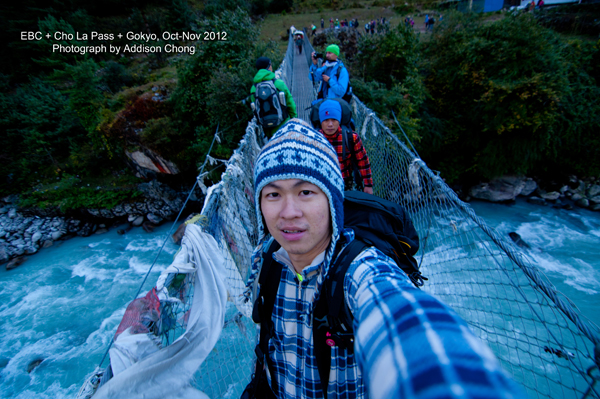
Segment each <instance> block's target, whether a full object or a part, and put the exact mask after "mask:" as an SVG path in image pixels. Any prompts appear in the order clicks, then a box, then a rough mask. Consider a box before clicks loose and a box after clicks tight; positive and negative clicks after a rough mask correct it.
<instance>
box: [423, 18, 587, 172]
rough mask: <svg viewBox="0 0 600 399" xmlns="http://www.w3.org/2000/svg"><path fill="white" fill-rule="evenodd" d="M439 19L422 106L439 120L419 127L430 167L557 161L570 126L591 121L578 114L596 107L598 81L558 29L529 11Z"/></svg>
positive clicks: (510, 167) (502, 168)
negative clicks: (494, 17)
mask: <svg viewBox="0 0 600 399" xmlns="http://www.w3.org/2000/svg"><path fill="white" fill-rule="evenodd" d="M444 21H445V23H444V24H443V25H442V26H440V27H439V28H438V30H437V32H436V33H435V35H434V37H433V40H431V41H430V42H429V44H428V46H427V54H428V57H429V60H430V61H429V64H428V65H427V72H428V75H427V77H426V85H427V88H428V91H429V94H430V96H431V97H430V100H429V101H428V102H427V109H428V110H430V112H431V113H432V114H433V115H435V117H436V118H438V119H437V120H438V121H440V122H441V123H438V124H432V125H430V126H428V129H425V130H424V131H423V134H424V135H425V140H424V142H426V143H428V146H426V147H423V148H422V150H423V151H422V155H423V153H424V154H425V155H426V156H427V158H429V161H430V162H431V164H432V167H434V168H439V169H444V165H453V168H452V169H453V170H454V172H453V178H458V177H463V178H466V177H470V178H473V179H478V178H488V179H489V178H493V177H495V176H498V175H500V174H505V173H515V172H516V173H527V172H530V171H532V170H534V169H535V168H538V167H543V165H544V164H546V163H547V162H548V161H551V162H555V163H556V162H558V163H560V153H561V152H562V150H563V147H564V145H562V144H561V143H565V142H570V143H573V141H572V140H571V139H572V138H573V136H572V134H573V132H575V131H581V130H582V128H584V129H587V130H590V129H592V130H594V129H596V128H595V126H597V121H596V122H594V121H593V120H591V118H588V119H587V121H583V120H582V119H581V118H580V119H577V118H576V117H575V115H576V114H580V115H582V116H583V114H581V111H578V110H580V109H581V107H586V106H588V107H589V106H591V109H588V111H589V112H590V114H592V115H593V114H594V113H596V114H597V110H598V101H596V100H593V99H592V97H593V94H592V93H594V92H597V87H596V88H595V89H594V88H593V87H592V86H590V84H592V80H590V79H588V78H587V77H585V78H582V74H583V73H582V72H580V69H579V67H578V65H577V63H574V62H573V60H571V59H570V57H569V46H568V45H566V43H565V42H564V41H562V40H561V39H560V38H559V37H558V36H557V34H555V33H554V32H552V31H551V30H548V29H545V28H543V27H541V26H539V25H538V24H537V23H536V22H535V20H534V19H533V18H532V17H531V16H529V15H521V16H517V17H506V18H504V19H502V20H499V21H497V22H494V23H482V21H481V20H480V19H478V18H477V17H476V16H472V15H468V16H464V15H456V14H455V15H449V16H447V17H446V18H444ZM586 101H588V102H587V103H586ZM592 109H593V110H594V111H592ZM594 123H595V125H594ZM590 131H591V130H590ZM573 144H574V143H573ZM578 148H579V149H581V146H578ZM590 161H591V159H590Z"/></svg>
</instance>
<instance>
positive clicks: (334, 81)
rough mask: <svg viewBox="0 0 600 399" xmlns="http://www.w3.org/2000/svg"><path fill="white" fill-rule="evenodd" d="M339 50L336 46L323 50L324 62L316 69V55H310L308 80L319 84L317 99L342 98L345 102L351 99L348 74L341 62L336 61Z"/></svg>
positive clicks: (332, 45) (331, 45)
mask: <svg viewBox="0 0 600 399" xmlns="http://www.w3.org/2000/svg"><path fill="white" fill-rule="evenodd" d="M339 55H340V48H339V46H338V45H337V44H330V45H329V46H327V48H326V49H325V62H324V63H323V65H322V66H321V67H320V68H318V67H317V53H315V52H313V53H312V63H313V64H312V65H311V66H310V71H309V76H308V77H309V79H311V80H312V81H313V82H321V86H320V88H319V92H318V95H317V98H343V99H344V100H346V101H347V102H350V100H351V99H352V88H351V87H350V74H349V73H348V70H347V69H346V67H344V64H343V63H342V61H340V60H338V57H339Z"/></svg>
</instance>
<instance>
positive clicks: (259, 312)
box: [252, 240, 282, 392]
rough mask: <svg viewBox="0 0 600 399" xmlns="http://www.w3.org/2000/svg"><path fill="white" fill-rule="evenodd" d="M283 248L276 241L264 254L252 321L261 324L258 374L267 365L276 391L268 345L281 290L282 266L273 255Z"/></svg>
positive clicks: (257, 355) (257, 362)
mask: <svg viewBox="0 0 600 399" xmlns="http://www.w3.org/2000/svg"><path fill="white" fill-rule="evenodd" d="M280 247H281V246H280V245H279V243H278V242H277V241H275V240H273V242H272V243H271V245H270V246H269V249H268V250H267V252H266V253H263V257H262V259H263V260H262V267H261V269H260V277H259V280H258V282H259V284H260V291H259V295H258V297H257V298H256V300H255V301H254V306H253V308H252V320H253V321H254V322H255V323H260V337H259V341H258V344H257V345H256V348H254V352H255V353H256V359H257V360H256V374H257V375H259V372H260V371H261V370H262V368H263V367H264V366H265V365H266V366H267V367H268V368H269V372H270V374H271V389H272V391H273V392H274V391H276V381H275V377H274V376H275V374H274V372H273V367H272V365H271V364H270V362H269V357H268V356H267V353H268V344H269V339H270V338H271V337H272V336H273V328H274V326H273V320H272V314H273V307H274V306H275V297H276V296H277V290H278V289H279V281H280V280H281V271H282V266H281V264H280V263H279V262H274V261H273V253H275V251H277V250H278V249H279V248H280Z"/></svg>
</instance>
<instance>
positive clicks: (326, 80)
mask: <svg viewBox="0 0 600 399" xmlns="http://www.w3.org/2000/svg"><path fill="white" fill-rule="evenodd" d="M321 78H323V82H325V83H329V76H327V75H321Z"/></svg>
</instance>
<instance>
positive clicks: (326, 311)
mask: <svg viewBox="0 0 600 399" xmlns="http://www.w3.org/2000/svg"><path fill="white" fill-rule="evenodd" d="M368 246H369V245H367V244H366V243H365V242H363V241H361V240H359V239H354V240H353V241H352V242H351V243H350V244H348V245H347V246H346V247H345V248H344V250H343V251H342V252H340V253H339V255H338V256H337V258H335V262H334V263H333V265H332V266H331V268H330V269H329V270H330V272H329V273H328V274H327V277H326V279H325V283H324V284H323V288H322V291H321V295H320V296H319V299H318V300H317V303H316V305H315V309H314V313H313V342H314V345H315V357H316V360H317V368H318V370H319V376H320V378H321V387H322V389H323V395H324V397H325V398H327V386H328V384H329V373H330V371H331V347H332V346H338V347H340V348H342V349H346V350H347V351H349V352H350V353H353V352H354V328H353V325H352V324H353V320H354V318H353V317H352V313H351V312H350V309H348V306H347V305H346V302H345V300H344V278H345V277H346V273H347V272H348V268H349V267H350V264H351V263H352V261H353V260H354V259H356V257H357V256H358V255H359V254H360V253H361V252H362V251H363V250H364V249H365V248H367V247H368Z"/></svg>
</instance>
